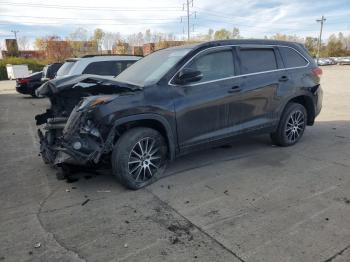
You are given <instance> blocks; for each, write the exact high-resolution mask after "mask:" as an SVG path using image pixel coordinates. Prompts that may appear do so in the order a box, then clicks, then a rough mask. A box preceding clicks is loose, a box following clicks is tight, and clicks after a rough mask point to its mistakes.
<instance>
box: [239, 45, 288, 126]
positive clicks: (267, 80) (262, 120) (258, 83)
mask: <svg viewBox="0 0 350 262" xmlns="http://www.w3.org/2000/svg"><path fill="white" fill-rule="evenodd" d="M237 49H238V50H237V52H238V56H239V65H240V75H241V77H240V78H241V85H240V86H241V90H242V91H241V112H242V114H241V119H240V122H241V124H242V130H245V131H247V130H254V129H260V128H264V127H268V126H271V125H273V122H274V119H275V116H274V114H275V111H276V109H277V106H278V103H277V93H278V89H279V88H280V87H281V86H283V84H284V83H285V82H286V81H288V80H289V76H288V75H287V74H286V71H285V70H284V69H283V64H282V61H281V59H280V56H279V53H278V51H277V48H276V47H273V46H254V47H253V46H246V47H245V46H242V47H239V48H237Z"/></svg>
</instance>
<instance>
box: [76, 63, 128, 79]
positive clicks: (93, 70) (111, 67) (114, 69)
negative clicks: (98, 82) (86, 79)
mask: <svg viewBox="0 0 350 262" xmlns="http://www.w3.org/2000/svg"><path fill="white" fill-rule="evenodd" d="M127 63H130V61H127V62H126V61H100V62H93V63H91V64H89V65H88V66H87V67H86V68H85V70H84V71H83V74H95V75H105V76H117V75H119V74H120V73H121V72H122V71H123V70H125V69H126V67H127Z"/></svg>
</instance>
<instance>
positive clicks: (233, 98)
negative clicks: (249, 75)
mask: <svg viewBox="0 0 350 262" xmlns="http://www.w3.org/2000/svg"><path fill="white" fill-rule="evenodd" d="M234 57H235V56H234V51H233V49H232V47H216V48H209V49H208V50H205V51H202V52H201V53H200V54H198V55H196V56H195V57H194V58H193V59H192V60H191V61H190V62H189V63H188V64H187V65H186V66H185V68H191V69H195V70H199V71H201V73H202V74H203V77H202V79H201V80H199V81H197V82H194V83H190V84H187V85H183V86H175V87H174V88H175V89H176V92H177V94H178V95H177V97H176V98H175V101H174V102H175V103H174V104H175V112H176V122H177V133H178V142H179V147H180V150H181V149H189V148H191V147H193V146H196V145H198V144H202V143H207V142H210V141H213V140H217V139H220V138H224V137H225V136H227V135H228V134H230V133H232V132H234V131H235V129H238V128H239V127H238V122H239V119H240V109H239V100H240V87H239V81H240V80H239V79H238V78H236V77H235V63H234Z"/></svg>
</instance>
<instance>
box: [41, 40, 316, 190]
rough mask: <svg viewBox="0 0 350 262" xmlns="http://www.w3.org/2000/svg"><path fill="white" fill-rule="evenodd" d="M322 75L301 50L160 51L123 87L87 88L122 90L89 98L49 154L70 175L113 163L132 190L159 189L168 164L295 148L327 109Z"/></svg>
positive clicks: (228, 46)
mask: <svg viewBox="0 0 350 262" xmlns="http://www.w3.org/2000/svg"><path fill="white" fill-rule="evenodd" d="M321 74H322V70H321V69H320V68H319V67H317V65H316V63H315V62H314V61H313V59H312V58H311V57H310V55H309V54H308V52H307V50H306V49H305V47H304V46H303V45H301V44H298V43H291V42H284V41H273V40H227V41H213V42H207V43H202V44H196V45H190V46H182V47H175V48H168V49H163V50H159V51H157V52H154V53H152V54H150V55H148V56H146V57H145V58H143V59H141V60H140V61H138V62H137V63H135V64H134V65H133V66H131V67H129V68H128V69H127V70H125V71H123V72H122V73H121V74H120V75H119V76H117V77H116V78H115V79H114V80H110V81H108V82H105V81H102V80H98V79H91V80H90V79H83V80H82V82H80V83H78V84H77V86H81V87H82V88H83V87H84V86H86V87H91V88H93V89H99V88H101V89H102V88H103V87H113V88H114V90H115V91H114V93H113V94H103V95H97V96H89V97H86V98H84V99H83V100H82V101H81V102H80V103H79V104H78V105H77V106H76V107H75V108H74V110H73V111H72V113H71V114H70V116H69V119H68V121H67V123H66V124H65V127H64V130H63V131H62V133H61V136H60V137H59V139H57V140H56V141H55V145H47V144H46V145H44V146H43V144H42V148H41V149H42V152H43V151H45V150H47V151H50V152H51V156H52V159H51V160H52V161H53V162H52V163H53V164H54V165H57V166H61V167H64V166H65V167H67V166H70V165H83V166H89V167H98V166H100V165H104V164H110V165H111V166H112V173H113V174H114V175H115V176H116V177H117V179H118V180H119V181H120V182H121V183H122V184H123V185H125V186H126V187H128V188H131V189H138V188H141V187H143V186H146V185H148V184H150V183H152V182H154V181H156V180H157V178H159V177H160V175H161V174H162V172H163V171H164V169H165V167H166V164H167V161H168V160H172V159H174V158H176V157H178V156H181V155H184V154H187V153H189V152H193V151H195V150H201V149H203V148H207V147H212V146H215V145H219V144H226V143H229V142H230V141H231V140H232V139H233V138H235V137H237V136H240V135H248V134H262V133H270V135H271V139H272V142H273V143H274V144H277V145H280V146H291V145H294V144H295V143H297V142H298V141H299V140H300V139H301V137H302V136H303V133H304V131H305V128H306V125H313V123H314V121H315V118H316V116H317V115H318V114H319V112H320V110H321V106H322V89H321V86H320V75H321ZM40 137H41V141H42V138H43V135H41V136H40Z"/></svg>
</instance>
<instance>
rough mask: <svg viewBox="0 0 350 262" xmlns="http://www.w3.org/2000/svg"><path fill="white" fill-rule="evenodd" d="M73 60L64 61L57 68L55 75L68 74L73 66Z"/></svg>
mask: <svg viewBox="0 0 350 262" xmlns="http://www.w3.org/2000/svg"><path fill="white" fill-rule="evenodd" d="M74 63H75V61H69V62H65V63H64V64H63V65H62V66H61V67H60V69H58V71H57V73H56V75H57V76H65V75H68V73H69V71H70V70H71V68H72V67H73V65H74Z"/></svg>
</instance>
